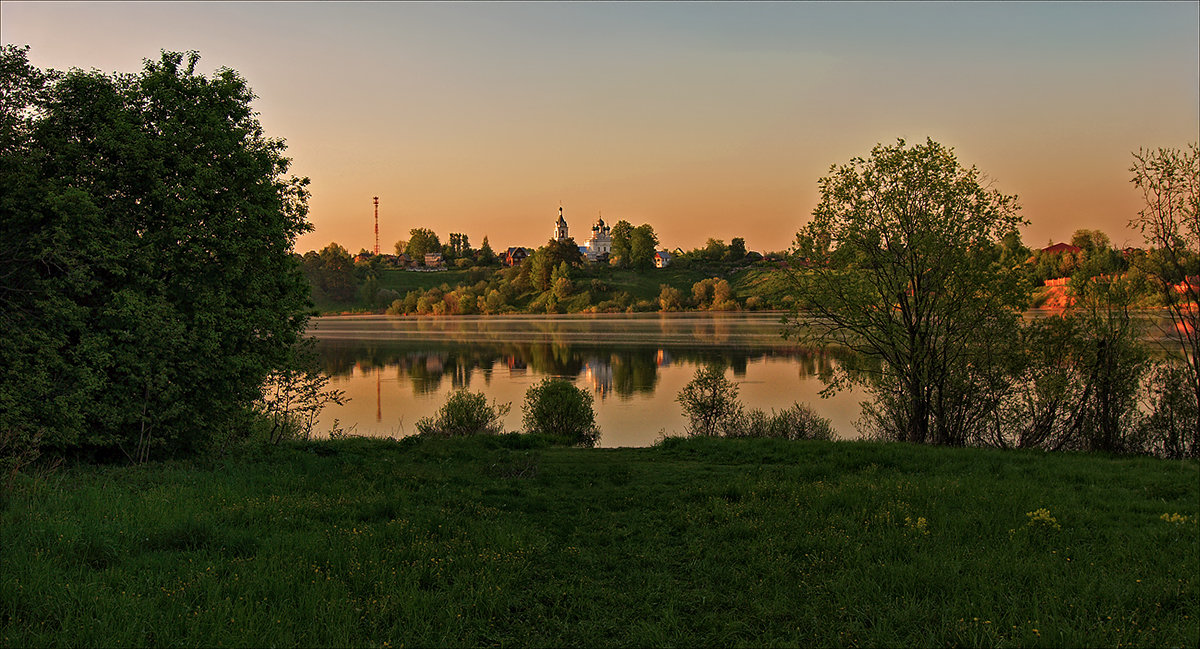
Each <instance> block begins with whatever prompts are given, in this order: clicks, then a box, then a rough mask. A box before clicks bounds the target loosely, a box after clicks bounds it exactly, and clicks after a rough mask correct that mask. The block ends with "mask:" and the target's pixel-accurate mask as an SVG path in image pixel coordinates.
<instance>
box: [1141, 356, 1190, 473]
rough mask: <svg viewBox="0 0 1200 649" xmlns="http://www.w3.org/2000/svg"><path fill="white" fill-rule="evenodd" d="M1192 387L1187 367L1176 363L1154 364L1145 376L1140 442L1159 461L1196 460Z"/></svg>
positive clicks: (1166, 361) (1184, 364)
mask: <svg viewBox="0 0 1200 649" xmlns="http://www.w3.org/2000/svg"><path fill="white" fill-rule="evenodd" d="M1195 384H1196V377H1195V374H1193V373H1192V369H1191V367H1189V366H1188V365H1187V364H1186V363H1183V362H1180V361H1179V360H1175V359H1172V360H1164V361H1159V362H1158V363H1155V364H1154V366H1153V367H1152V369H1151V371H1150V372H1149V374H1148V377H1147V380H1146V382H1145V386H1144V388H1143V389H1144V390H1145V392H1146V397H1145V398H1146V400H1147V402H1148V405H1149V410H1150V412H1149V415H1148V416H1146V417H1145V418H1144V419H1142V421H1141V422H1140V426H1139V433H1140V438H1141V439H1143V440H1144V446H1145V448H1147V449H1148V450H1150V451H1151V452H1153V453H1154V454H1155V455H1158V456H1159V457H1167V458H1171V459H1179V458H1185V457H1198V456H1200V449H1197V448H1196V430H1195V426H1196V421H1197V419H1200V417H1198V415H1197V413H1196V401H1195V398H1194V396H1193V395H1194V393H1191V392H1189V389H1188V386H1189V385H1195Z"/></svg>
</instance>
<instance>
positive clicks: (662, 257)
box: [654, 250, 671, 268]
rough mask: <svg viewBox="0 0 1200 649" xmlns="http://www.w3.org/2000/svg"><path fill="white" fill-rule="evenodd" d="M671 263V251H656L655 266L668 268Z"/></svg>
mask: <svg viewBox="0 0 1200 649" xmlns="http://www.w3.org/2000/svg"><path fill="white" fill-rule="evenodd" d="M670 265H671V253H669V252H667V251H666V250H659V251H658V252H656V253H654V267H655V268H666V267H667V266H670Z"/></svg>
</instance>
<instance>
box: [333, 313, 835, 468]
mask: <svg viewBox="0 0 1200 649" xmlns="http://www.w3.org/2000/svg"><path fill="white" fill-rule="evenodd" d="M779 329H780V324H779V316H778V315H769V314H768V315H763V314H736V315H729V314H716V315H709V314H703V315H696V314H688V315H683V316H675V317H662V316H659V315H657V314H654V315H652V316H624V317H619V318H612V317H609V318H587V317H578V316H574V317H571V316H559V317H554V316H549V317H546V316H542V317H536V318H535V317H513V318H507V317H505V318H464V317H454V318H419V319H417V318H386V317H354V318H319V319H316V320H315V321H314V326H313V328H312V330H310V334H313V335H314V336H315V337H316V338H317V346H316V347H317V351H318V352H319V353H320V355H321V358H322V361H323V364H324V370H325V372H326V373H327V374H329V375H330V376H331V377H332V378H333V379H334V381H335V382H337V381H339V380H341V381H342V382H343V385H344V387H347V388H350V387H351V386H352V385H353V384H354V383H353V382H354V381H356V380H363V379H365V378H366V377H370V384H371V385H370V390H369V394H359V396H358V397H357V399H360V400H363V399H366V400H370V401H371V403H370V404H369V405H370V409H369V412H370V415H371V416H370V417H369V419H371V420H374V421H379V419H378V418H379V417H380V415H379V414H378V413H379V412H380V404H379V403H378V401H379V400H381V399H382V401H383V405H384V406H385V407H384V410H386V409H387V408H386V406H388V405H391V406H392V410H393V411H395V410H396V409H399V410H400V411H401V412H402V415H403V417H405V418H406V420H408V421H410V422H411V421H415V417H416V416H417V411H418V410H420V409H422V408H424V409H429V408H433V407H434V402H436V404H440V403H441V401H443V400H444V396H445V395H444V393H448V392H449V391H450V390H454V389H470V390H473V391H484V392H487V393H489V394H491V395H492V396H494V397H496V398H499V399H501V400H504V401H508V400H512V401H514V402H517V403H514V411H516V412H518V413H519V410H520V405H519V401H520V399H521V397H522V394H523V390H524V388H525V387H527V386H525V384H526V383H529V382H531V381H536V380H540V378H541V377H543V376H554V377H561V378H565V379H568V380H571V381H572V382H574V383H575V384H577V385H580V386H581V387H582V386H589V387H590V388H591V389H592V391H593V393H594V394H595V396H596V400H597V407H598V408H599V415H600V416H601V417H602V418H603V416H604V408H605V406H604V404H605V403H606V402H609V401H611V402H613V403H615V404H626V405H622V406H621V407H622V408H641V409H643V415H644V420H645V424H644V425H645V426H655V427H656V428H655V429H654V430H652V431H650V432H651V433H654V432H656V431H657V429H658V428H662V427H664V426H665V427H666V428H668V429H670V428H671V426H673V425H674V419H675V418H677V417H678V412H677V410H678V407H677V405H676V404H675V402H674V398H675V392H677V391H678V389H679V386H677V385H675V383H678V382H680V381H686V380H687V378H689V377H690V375H691V373H692V372H693V371H694V367H698V366H701V365H707V364H711V363H717V364H720V365H723V366H725V367H727V368H729V369H730V372H731V373H732V375H733V378H734V379H735V380H746V378H747V371H748V370H747V368H748V366H751V365H758V366H761V365H762V364H773V365H772V366H773V367H776V368H778V369H776V370H773V373H772V378H770V379H767V382H768V383H769V384H766V383H762V381H761V380H760V381H759V383H760V384H761V387H760V388H759V390H758V393H759V394H768V395H769V399H771V400H773V401H776V402H778V403H774V402H772V403H770V404H755V403H748V404H747V405H750V406H754V407H762V406H765V405H770V406H771V407H776V406H777V407H785V406H787V405H790V404H791V402H792V401H794V400H812V399H813V398H815V392H816V391H815V390H809V391H808V393H809V394H811V395H813V396H812V397H808V398H805V397H801V396H799V395H798V394H796V392H797V390H796V387H797V385H798V384H799V383H807V384H812V385H815V384H816V383H818V380H817V379H818V377H819V376H820V375H821V374H824V373H829V372H830V371H831V370H832V369H833V368H834V367H835V366H836V365H838V364H839V358H840V357H842V356H844V355H845V352H844V351H839V350H833V349H817V348H808V347H801V346H798V345H796V344H795V343H794V342H792V341H785V340H783V339H782V338H781V337H780V335H779ZM792 366H794V367H795V370H793V371H795V372H796V374H793V375H792V376H794V377H795V380H796V382H797V384H796V385H792V384H790V383H788V382H780V381H779V378H778V377H780V376H785V375H780V374H778V371H779V370H784V371H785V372H786V371H787V369H786V368H788V367H792ZM667 375H670V376H672V378H671V380H670V381H669V382H668V385H667V387H663V385H664V384H663V377H664V376H667ZM381 377H382V381H383V384H384V386H385V387H384V388H383V389H382V390H380V388H379V385H378V383H379V381H380V379H381ZM496 381H499V383H494V382H496ZM751 382H752V383H753V382H754V379H753V377H752V378H751ZM388 383H392V384H393V386H391V387H387V384H388ZM473 383H474V384H473ZM480 383H482V385H479V384H480ZM396 389H399V390H401V393H397V392H396ZM660 391H661V392H662V394H656V393H657V392H660ZM351 392H353V390H352V389H351ZM403 392H408V393H409V394H411V396H410V397H403V394H402V393H403ZM668 393H669V394H668ZM380 394H382V395H383V396H382V397H381V396H379V395H380ZM612 397H615V399H612ZM635 398H636V400H637V402H638V403H637V404H634V403H633V401H634V400H635ZM411 399H416V400H417V401H411ZM362 405H364V406H365V405H367V404H362ZM364 410H365V408H364ZM352 411H354V408H353V407H351V408H349V409H344V410H343V411H341V413H340V416H341V417H342V422H343V423H347V419H348V418H349V419H353V415H352V414H351V413H352ZM625 416H628V417H629V418H630V420H631V421H636V422H638V424H639V425H641V424H642V421H643V419H639V418H637V417H639V416H635V414H633V413H627V414H626V415H625ZM349 423H359V425H360V432H369V431H368V430H363V429H371V430H375V431H376V433H377V434H389V433H390V432H397V431H389V430H388V429H387V428H386V427H384V428H383V430H382V431H379V430H377V429H376V427H374V426H372V425H371V422H354V421H350V422H349ZM514 423H515V421H514ZM398 432H401V433H406V432H411V431H398ZM650 441H652V440H650ZM601 443H602V444H604V443H605V440H604V439H603V438H602V440H601ZM647 443H648V442H647Z"/></svg>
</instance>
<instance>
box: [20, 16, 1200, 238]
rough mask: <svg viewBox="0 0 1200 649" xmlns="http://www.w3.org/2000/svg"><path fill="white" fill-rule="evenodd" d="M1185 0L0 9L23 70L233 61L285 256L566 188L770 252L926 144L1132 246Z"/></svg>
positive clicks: (1167, 101)
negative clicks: (851, 172)
mask: <svg viewBox="0 0 1200 649" xmlns="http://www.w3.org/2000/svg"><path fill="white" fill-rule="evenodd" d="M1198 25H1200V3H1197V2H1158V3H1153V2H1137V3H1122V2H1064V3H1052V2H1033V3H1021V2H1003V3H990V2H964V3H943V2H929V3H906V2H894V3H878V2H853V3H841V2H812V3H808V2H798V3H777V2H770V3H736V4H735V3H720V2H709V3H686V2H669V3H654V2H644V3H643V2H637V3H620V2H618V3H606V2H594V3H593V2H583V3H521V2H499V3H410V2H337V3H334V2H232V3H223V2H197V3H193V2H171V3H167V2H162V3H158V2H103V3H101V2H92V3H88V2H12V1H9V0H4V1H3V2H2V3H0V40H2V41H3V42H4V43H5V44H16V45H29V46H30V51H29V58H30V60H31V62H32V63H33V64H35V65H37V66H39V67H42V68H54V69H60V70H65V69H69V68H72V67H76V68H82V69H98V70H101V71H104V72H134V71H137V70H139V69H140V68H141V65H142V61H143V59H148V58H157V57H158V55H159V52H160V51H161V50H168V51H189V50H196V51H198V52H199V53H200V55H201V60H200V65H199V68H200V69H201V70H202V71H204V72H205V73H211V71H213V70H216V69H218V68H222V67H228V68H232V69H234V70H236V71H238V72H239V73H240V74H241V75H242V76H243V77H244V78H245V79H246V80H247V81H248V83H249V84H250V86H251V88H252V89H253V90H254V92H255V94H256V95H257V96H258V99H256V100H255V104H254V107H255V109H256V110H257V111H258V112H259V114H260V115H259V119H260V121H261V122H262V124H263V126H264V128H265V129H266V132H267V134H268V135H270V136H273V137H280V138H283V139H285V140H286V141H287V144H288V155H289V156H290V157H291V158H292V159H293V166H292V172H293V173H295V174H297V175H300V176H307V177H309V178H310V179H311V185H310V189H311V191H312V196H311V199H310V201H309V206H310V213H309V220H310V221H311V222H312V224H313V226H314V227H315V230H314V231H313V232H311V233H309V234H306V235H303V236H302V237H301V239H300V240H299V241H298V242H297V250H299V251H301V252H303V251H306V250H312V249H320V248H322V247H324V246H325V245H327V244H328V243H330V242H337V243H339V244H341V245H342V246H344V247H345V248H347V249H349V250H350V251H351V252H357V251H358V250H360V249H363V248H366V249H370V248H372V247H373V245H374V221H373V206H372V200H371V199H372V197H373V196H379V231H380V248H381V250H382V251H385V252H387V251H390V250H391V249H392V247H393V244H394V243H395V242H396V241H397V240H399V239H407V238H408V231H409V230H410V229H411V228H416V227H426V228H431V229H433V230H434V231H435V232H436V233H437V234H438V235H439V237H441V239H442V241H443V242H445V241H446V240H447V239H448V235H449V233H451V232H461V233H465V234H467V235H468V237H469V238H470V242H471V243H472V244H473V245H474V246H478V245H479V244H480V243H481V242H482V239H483V237H484V236H487V237H488V238H489V242H490V244H491V246H492V247H493V248H494V249H503V248H505V247H507V246H514V245H525V246H530V245H542V244H544V243H545V242H546V240H547V239H549V238H550V236H551V234H552V230H553V224H554V221H555V220H556V218H557V216H558V209H559V207H560V206H561V207H562V208H563V213H564V215H565V217H566V219H567V221H568V223H569V224H570V227H571V234H572V235H573V236H575V238H576V240H577V241H578V242H579V243H582V242H583V240H585V239H586V238H587V236H588V234H589V232H590V228H591V224H592V223H593V222H594V221H595V219H596V218H597V217H598V216H603V218H604V219H605V221H607V222H608V223H609V224H610V225H611V224H612V223H615V222H616V221H617V220H621V219H624V220H627V221H629V222H630V223H632V224H633V225H639V224H641V223H649V224H650V225H652V226H653V227H654V229H655V231H656V232H657V233H658V235H659V238H660V240H661V244H662V247H665V248H669V249H673V248H676V247H680V248H683V249H684V250H688V249H691V248H695V247H700V246H703V245H704V243H705V241H706V240H707V239H708V238H710V237H713V238H717V239H722V240H725V241H726V242H728V241H729V240H730V239H731V238H733V237H743V238H745V240H746V244H747V247H748V248H749V249H751V250H759V251H763V252H767V251H775V250H784V249H786V248H787V247H788V246H789V245H791V243H792V241H793V238H794V235H795V233H796V231H797V230H798V229H799V228H800V227H801V226H803V225H804V224H805V223H807V222H808V220H809V219H810V216H811V212H812V209H813V208H814V207H815V206H816V204H817V200H818V189H817V181H818V179H819V178H820V177H821V176H823V175H826V174H827V173H828V172H829V169H830V167H831V165H835V164H844V163H846V162H848V161H849V160H850V159H851V158H853V157H856V156H863V157H866V156H867V155H868V154H869V153H870V150H871V148H872V147H873V146H874V145H876V144H877V143H885V144H890V143H894V142H895V141H896V139H897V138H904V139H905V140H907V141H908V142H910V143H917V142H924V141H925V139H926V138H932V139H934V140H936V141H938V142H940V143H942V144H943V145H946V146H949V147H952V148H953V149H954V151H955V153H956V155H957V157H958V160H959V162H960V163H961V164H963V165H964V166H975V167H977V168H978V169H979V170H980V171H981V172H983V173H984V174H985V175H986V177H987V178H988V180H989V181H990V182H991V183H992V186H993V187H994V188H996V189H998V190H1000V191H1002V192H1004V193H1006V194H1016V195H1018V197H1019V202H1020V204H1021V205H1022V207H1023V209H1022V214H1023V215H1024V217H1025V218H1026V219H1027V220H1029V221H1030V224H1029V225H1028V226H1027V227H1025V228H1024V229H1023V231H1022V234H1023V238H1024V240H1025V242H1026V243H1027V244H1028V245H1030V246H1032V247H1041V246H1045V245H1046V244H1047V243H1049V242H1050V241H1052V240H1053V241H1063V240H1069V238H1070V236H1071V234H1072V233H1073V232H1074V231H1075V230H1076V229H1079V228H1091V229H1100V230H1103V231H1105V232H1106V233H1108V234H1109V235H1110V237H1111V238H1112V240H1113V243H1114V244H1116V245H1118V246H1122V245H1139V244H1140V243H1141V237H1140V234H1138V233H1137V232H1135V231H1133V230H1130V229H1129V228H1128V227H1127V224H1128V222H1129V220H1130V218H1132V217H1133V216H1135V215H1136V213H1137V210H1138V208H1139V207H1140V205H1141V197H1140V195H1139V194H1138V193H1137V191H1136V189H1135V188H1134V187H1133V186H1132V185H1131V183H1130V182H1129V181H1130V172H1129V167H1130V166H1131V163H1132V153H1133V152H1134V151H1137V150H1138V149H1139V148H1157V147H1173V148H1182V147H1184V146H1185V145H1186V144H1187V143H1189V142H1196V141H1197V140H1200V27H1198Z"/></svg>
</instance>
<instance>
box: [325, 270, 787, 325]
mask: <svg viewBox="0 0 1200 649" xmlns="http://www.w3.org/2000/svg"><path fill="white" fill-rule="evenodd" d="M709 277H721V278H725V279H728V280H729V282H730V284H731V285H732V286H733V289H734V293H735V295H736V296H737V297H738V298H739V299H740V300H742V301H744V300H745V299H746V298H747V297H750V296H754V295H758V296H761V297H764V298H767V299H768V303H769V304H775V305H779V304H783V303H784V296H786V295H788V294H789V293H790V291H791V287H790V286H788V284H787V282H786V277H785V276H784V275H783V274H782V273H780V272H779V271H776V270H773V269H768V268H749V269H746V268H743V269H740V270H737V271H735V272H734V273H733V274H732V275H730V274H729V271H728V269H726V268H725V267H723V265H708V266H706V265H703V264H701V265H697V266H694V267H690V268H684V267H681V266H672V267H668V268H665V269H657V268H656V269H653V270H647V271H633V270H619V269H613V268H609V267H596V268H592V269H589V270H588V271H586V272H581V273H580V274H579V276H577V277H576V279H575V283H576V288H577V293H579V292H582V291H589V292H592V291H593V288H592V284H591V282H592V280H593V279H595V280H599V281H600V282H602V283H603V284H604V285H605V286H606V287H607V289H608V290H606V291H602V292H592V293H591V297H592V302H593V303H596V302H599V301H601V300H606V299H612V298H613V297H614V296H615V295H616V294H617V293H620V292H622V291H624V292H627V293H629V294H630V295H632V296H633V299H634V300H635V301H637V300H650V301H656V300H657V299H658V295H659V293H660V291H661V290H662V285H664V284H666V285H668V286H673V287H675V288H677V289H679V290H680V291H682V292H683V294H684V296H685V297H686V298H689V299H690V297H691V295H692V284H695V283H696V282H698V281H700V280H702V279H707V278H709ZM476 281H478V280H476ZM473 283H474V282H473V281H471V280H470V278H469V276H468V271H466V270H457V269H456V270H445V271H439V272H412V271H405V270H390V269H389V270H384V271H382V272H381V273H380V277H379V286H380V288H388V289H392V290H394V291H396V292H397V293H398V294H399V295H400V296H401V297H403V296H404V295H405V294H406V293H408V292H409V291H411V290H414V289H416V290H421V291H427V290H429V289H431V288H434V287H437V286H442V285H443V284H445V285H448V286H449V287H450V288H455V287H457V286H459V285H460V284H473ZM534 297H536V295H535V294H527V295H524V296H521V298H519V299H518V300H517V305H518V306H520V307H522V308H524V307H525V306H526V305H528V303H529V301H530V300H532V299H533V298H534ZM314 302H315V306H316V309H317V310H318V311H321V312H324V313H330V312H342V311H363V310H366V307H365V306H364V305H363V304H362V303H361V301H359V300H358V299H356V300H354V301H350V302H340V301H335V300H331V299H328V298H327V297H325V296H324V295H316V296H315V299H314ZM568 303H569V304H571V303H572V302H571V301H568ZM576 306H579V307H582V306H584V305H576ZM656 308H657V306H656Z"/></svg>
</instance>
